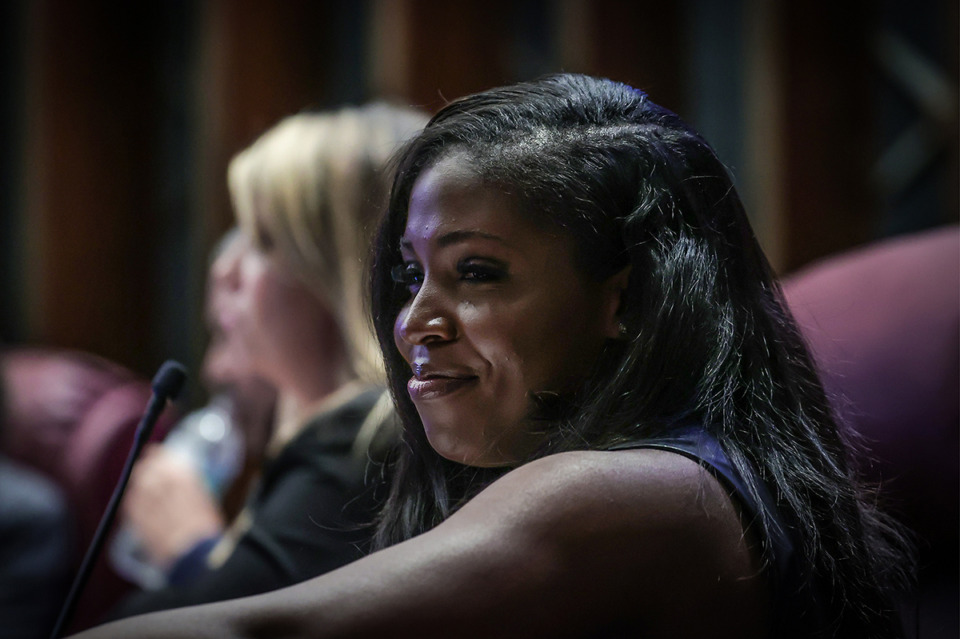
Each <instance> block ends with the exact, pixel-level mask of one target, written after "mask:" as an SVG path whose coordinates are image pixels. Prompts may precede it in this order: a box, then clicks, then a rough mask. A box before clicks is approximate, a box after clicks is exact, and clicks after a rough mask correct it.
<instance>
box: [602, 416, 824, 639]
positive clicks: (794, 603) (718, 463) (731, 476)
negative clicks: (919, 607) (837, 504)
mask: <svg viewBox="0 0 960 639" xmlns="http://www.w3.org/2000/svg"><path fill="white" fill-rule="evenodd" d="M643 448H652V449H657V450H666V451H670V452H674V453H677V454H679V455H683V456H684V457H687V458H689V459H692V460H693V461H695V462H697V463H698V464H700V466H702V467H703V468H704V469H705V470H707V471H708V472H709V473H711V474H712V475H713V476H714V477H716V479H717V480H718V481H719V482H720V483H721V485H723V487H724V488H725V489H726V491H727V493H728V494H729V495H730V498H731V499H732V500H733V501H734V502H735V503H736V504H737V506H739V508H740V511H741V515H742V517H743V521H744V527H745V528H746V527H753V526H756V527H757V528H756V529H757V530H758V531H759V536H760V537H761V538H763V539H764V541H765V542H766V543H765V544H764V547H765V559H766V560H767V562H768V564H769V570H770V577H771V584H772V587H773V614H772V615H771V617H772V621H773V630H772V632H771V634H770V636H771V637H807V636H812V635H814V634H815V633H816V629H818V628H823V627H824V625H825V624H824V615H823V611H822V610H821V608H820V605H819V604H818V602H817V597H816V595H815V594H814V592H813V590H812V586H811V585H810V582H809V580H808V579H805V577H804V571H803V569H802V567H801V566H800V564H799V557H798V553H797V551H796V546H797V542H796V541H795V540H794V537H793V527H792V526H791V525H790V522H789V521H788V520H787V518H786V517H784V515H783V513H781V512H780V510H779V509H778V507H777V504H776V501H775V500H774V498H773V496H772V495H771V494H770V491H769V490H768V489H767V487H766V485H764V483H763V482H762V481H761V480H760V478H759V476H758V475H757V473H756V472H755V471H752V470H751V474H752V477H751V480H752V482H753V483H755V484H756V486H757V491H758V493H759V497H760V499H759V501H758V500H756V499H754V498H753V497H752V496H751V493H750V491H749V490H748V488H747V482H746V481H744V478H743V476H742V475H741V474H740V472H739V471H737V469H736V468H735V467H734V465H733V463H732V462H731V461H730V457H729V456H728V455H727V453H726V452H725V451H724V450H723V448H722V447H721V446H720V443H719V442H718V441H717V440H716V438H714V437H713V435H711V434H710V433H708V432H707V431H705V430H704V429H703V428H702V427H700V426H682V427H680V428H678V429H676V430H675V431H673V432H672V433H670V434H668V435H664V436H659V437H655V438H650V439H642V440H637V441H633V442H625V443H622V444H618V445H615V446H613V447H611V448H610V450H634V449H643ZM761 512H763V513H766V514H767V515H768V517H769V522H770V525H769V526H768V528H767V530H766V531H764V530H763V528H762V526H761V525H760V521H761Z"/></svg>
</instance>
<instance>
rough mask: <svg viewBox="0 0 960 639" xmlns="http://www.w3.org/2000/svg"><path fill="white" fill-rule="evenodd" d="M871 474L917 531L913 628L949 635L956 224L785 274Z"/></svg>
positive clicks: (958, 493)
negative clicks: (861, 442)
mask: <svg viewBox="0 0 960 639" xmlns="http://www.w3.org/2000/svg"><path fill="white" fill-rule="evenodd" d="M783 288H784V293H785V295H786V297H787V302H788V305H789V306H790V308H791V310H792V311H793V313H794V316H795V317H796V319H797V322H798V324H799V325H800V329H801V332H802V333H803V334H804V337H805V338H806V340H807V342H808V344H809V345H810V347H811V350H812V351H813V354H814V357H815V359H816V360H817V362H818V364H819V366H820V369H821V373H822V376H823V380H824V385H825V387H826V388H827V391H828V393H830V394H831V395H832V396H833V397H834V398H835V407H836V409H837V411H838V412H839V414H840V415H841V416H842V417H843V418H844V421H845V423H847V424H849V426H850V427H852V428H853V429H855V430H856V432H857V433H859V435H860V436H861V437H862V438H863V440H864V443H865V444H866V445H867V446H868V448H869V457H867V458H866V459H864V460H863V469H864V471H865V474H866V476H867V477H868V479H870V480H871V481H874V482H879V483H880V485H881V491H880V495H881V498H882V499H884V501H886V502H887V504H888V507H889V509H890V510H891V511H892V512H893V513H894V514H895V515H897V516H898V517H899V518H900V519H901V521H902V522H903V523H904V524H906V525H907V526H908V527H909V528H910V529H912V531H913V532H914V533H915V535H916V544H917V551H918V560H919V564H920V565H919V568H920V592H919V601H918V603H917V604H916V606H915V608H914V611H915V612H916V614H917V615H918V617H919V623H918V625H919V626H920V636H921V637H925V638H926V637H929V638H931V639H933V638H935V637H940V636H952V637H956V631H957V627H958V626H957V624H958V612H957V611H958V604H957V601H958V586H957V582H958V579H957V572H958V548H960V537H958V523H960V463H958V461H960V426H958V424H960V228H958V227H957V226H949V227H945V228H940V229H936V230H933V231H927V232H924V233H919V234H915V235H910V236H903V237H899V238H896V239H891V240H886V241H882V242H879V243H876V244H873V245H870V246H867V247H864V248H861V249H857V250H852V251H849V252H846V253H843V254H840V255H837V256H834V257H831V258H828V259H825V260H823V261H820V262H818V263H815V264H812V265H810V266H808V267H806V268H804V269H803V270H801V271H799V272H796V273H793V274H791V275H790V276H788V277H786V278H784V280H783Z"/></svg>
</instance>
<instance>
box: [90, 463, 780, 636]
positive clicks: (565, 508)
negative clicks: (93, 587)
mask: <svg viewBox="0 0 960 639" xmlns="http://www.w3.org/2000/svg"><path fill="white" fill-rule="evenodd" d="M757 554H758V553H756V552H751V550H750V549H749V548H748V545H747V542H746V541H745V535H744V533H743V528H742V526H741V523H740V521H739V517H738V515H737V513H736V510H735V509H734V507H733V505H732V503H731V502H730V500H729V497H728V496H727V495H726V493H725V492H724V490H723V489H722V487H720V485H719V484H718V483H717V481H716V480H715V479H714V478H713V477H712V476H710V475H709V474H708V473H706V472H705V471H703V470H702V469H701V468H700V467H699V466H698V465H696V464H695V463H694V462H692V461H690V460H688V459H686V458H684V457H681V456H679V455H675V454H673V453H669V452H663V451H654V450H640V451H619V452H575V453H564V454H561V455H555V456H552V457H548V458H545V459H541V460H538V461H536V462H532V463H530V464H527V465H525V466H523V467H521V468H519V469H517V470H515V471H512V472H510V473H508V474H507V475H506V476H504V477H503V478H502V479H501V480H499V481H497V482H496V483H494V484H493V485H491V486H490V487H489V488H488V489H486V490H485V491H483V492H482V493H481V494H480V495H478V496H477V497H476V498H474V499H473V500H472V501H471V502H470V503H469V504H467V505H465V506H464V507H463V508H462V509H461V510H460V511H459V512H458V513H457V514H455V515H454V516H452V517H450V519H448V520H447V521H446V522H444V523H443V524H441V525H440V526H438V527H437V528H435V529H434V530H432V531H430V532H428V533H425V534H423V535H421V536H419V537H416V538H414V539H411V540H408V541H406V542H404V543H402V544H398V545H396V546H394V547H392V548H388V549H386V550H383V551H380V552H378V553H375V554H373V555H370V556H369V557H366V558H364V559H362V560H359V561H357V562H354V563H353V564H350V565H348V566H345V567H343V568H341V569H339V570H336V571H334V572H332V573H328V574H327V575H325V576H323V577H320V578H317V579H314V580H312V581H309V582H305V583H303V584H300V585H297V586H293V587H291V588H286V589H284V590H278V591H275V592H272V593H269V594H266V595H261V596H258V597H251V598H246V599H239V600H234V601H231V602H225V603H222V604H214V605H209V606H200V607H194V608H185V609H182V610H179V611H173V612H169V613H161V614H158V615H147V616H144V617H139V618H136V619H131V620H128V621H127V622H121V623H119V624H113V625H109V626H105V627H102V628H100V629H96V630H94V631H91V632H90V633H88V634H84V635H82V637H84V638H89V639H92V638H94V637H129V636H137V637H156V638H161V637H162V638H175V637H185V638H186V637H238V638H239V637H242V638H255V637H268V636H277V634H278V633H281V634H283V636H293V637H320V638H324V637H367V636H369V637H381V636H385V635H391V636H407V635H408V634H409V635H411V636H417V637H419V638H428V637H449V636H457V637H468V638H469V637H490V636H497V637H510V636H517V637H528V636H586V635H594V634H595V633H596V632H597V631H598V629H600V628H602V627H604V626H610V627H614V626H616V627H618V628H627V629H631V630H634V631H635V630H636V629H638V628H643V629H644V635H645V636H648V637H657V636H673V637H678V636H679V637H682V636H699V635H698V633H705V632H706V631H709V633H710V636H711V637H724V636H730V637H734V636H736V637H750V636H760V635H761V634H762V630H763V628H764V627H765V619H764V612H763V611H764V610H765V608H766V586H765V580H764V579H763V578H762V576H761V575H760V568H759V561H758V560H757Z"/></svg>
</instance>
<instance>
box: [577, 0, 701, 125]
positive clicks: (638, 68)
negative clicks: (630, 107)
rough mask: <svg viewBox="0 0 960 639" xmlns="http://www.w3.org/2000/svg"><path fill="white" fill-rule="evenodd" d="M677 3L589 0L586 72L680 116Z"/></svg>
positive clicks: (681, 68)
mask: <svg viewBox="0 0 960 639" xmlns="http://www.w3.org/2000/svg"><path fill="white" fill-rule="evenodd" d="M681 5H682V3H678V2H637V1H636V0H591V1H590V2H588V3H587V6H588V7H589V11H590V12H591V13H592V17H591V19H590V21H589V24H590V25H591V27H592V28H591V30H590V33H589V41H590V42H591V43H592V49H593V55H592V56H591V64H590V67H589V68H588V69H587V70H586V72H587V73H590V74H593V75H601V76H605V77H608V78H611V79H613V80H618V81H620V82H625V83H627V84H629V85H631V86H634V87H637V88H638V89H643V90H644V91H646V92H647V93H649V94H650V97H651V99H653V101H654V102H657V103H658V104H662V105H663V106H665V107H667V108H669V109H671V110H673V111H676V112H678V113H680V114H681V115H684V113H683V112H684V106H685V105H684V86H683V81H684V78H685V77H686V74H685V72H684V69H685V68H686V62H687V61H686V56H685V54H684V49H683V43H682V36H683V29H682V24H681V15H680V9H681Z"/></svg>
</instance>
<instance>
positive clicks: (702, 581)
mask: <svg viewBox="0 0 960 639" xmlns="http://www.w3.org/2000/svg"><path fill="white" fill-rule="evenodd" d="M455 518H462V521H463V522H464V523H467V522H471V521H476V522H479V521H486V522H490V521H497V522H500V525H502V526H503V527H504V528H505V530H502V531H501V534H502V537H501V538H502V539H504V538H505V539H509V540H510V541H509V543H512V544H513V543H515V544H518V545H519V549H518V550H517V553H518V554H530V555H532V556H534V557H539V558H540V560H541V561H543V562H547V563H548V564H549V565H550V566H553V567H558V566H559V568H557V570H558V572H562V573H563V575H564V579H571V580H574V581H577V582H579V583H585V584H590V590H591V595H590V596H596V597H597V598H598V599H597V601H598V603H597V605H598V606H601V607H604V608H606V609H605V611H604V613H603V614H604V615H605V616H607V617H614V616H616V615H619V614H624V613H623V611H625V610H630V611H631V612H630V613H628V614H632V615H636V617H637V618H636V619H634V620H632V621H631V620H627V621H628V622H630V623H632V622H636V623H637V624H639V625H642V626H643V627H644V629H645V630H646V631H647V633H648V635H647V636H651V637H655V636H658V634H659V632H658V631H657V630H656V629H657V628H662V629H663V632H664V636H686V635H687V634H688V633H689V635H690V636H693V635H696V634H697V633H699V632H703V631H707V630H709V631H710V634H711V636H714V637H723V636H728V633H727V631H729V636H740V637H749V636H753V635H754V634H756V635H757V636H760V635H761V634H762V632H763V628H764V625H765V623H766V622H765V618H764V617H765V615H764V610H765V609H766V602H767V600H766V592H767V589H766V582H765V578H764V576H763V573H762V562H761V561H760V552H759V549H758V548H756V547H754V545H753V544H751V542H750V541H749V539H748V538H747V536H746V535H745V533H744V524H743V522H742V521H741V518H740V514H739V512H738V509H737V507H736V505H735V504H734V502H733V501H732V499H731V498H730V496H729V495H728V494H727V492H726V490H725V489H724V487H723V486H722V485H721V484H720V483H719V481H718V480H717V479H716V478H715V477H713V475H712V474H710V473H709V472H708V471H707V470H705V469H704V468H702V467H701V466H700V465H699V464H698V463H696V462H695V461H693V460H691V459H688V458H686V457H684V456H682V455H678V454H675V453H671V452H668V451H661V450H651V449H641V450H627V451H582V452H569V453H561V454H557V455H552V456H549V457H545V458H543V459H540V460H537V461H535V462H531V463H529V464H526V465H524V466H522V467H520V468H517V469H515V470H513V471H511V472H510V473H508V474H507V475H505V476H504V477H503V478H501V479H500V480H499V481H497V482H495V483H494V484H492V485H491V486H490V487H489V488H487V489H486V490H485V491H484V492H483V493H481V494H480V495H478V497H477V498H475V499H474V500H473V501H472V502H470V504H468V505H467V506H465V507H464V508H463V510H462V511H461V512H460V513H458V515H457V516H456V517H455ZM451 523H453V522H451ZM638 602H643V603H642V605H641V604H639V603H638ZM685 624H686V626H689V627H686V626H685ZM725 629H726V630H725ZM681 630H682V632H681Z"/></svg>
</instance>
